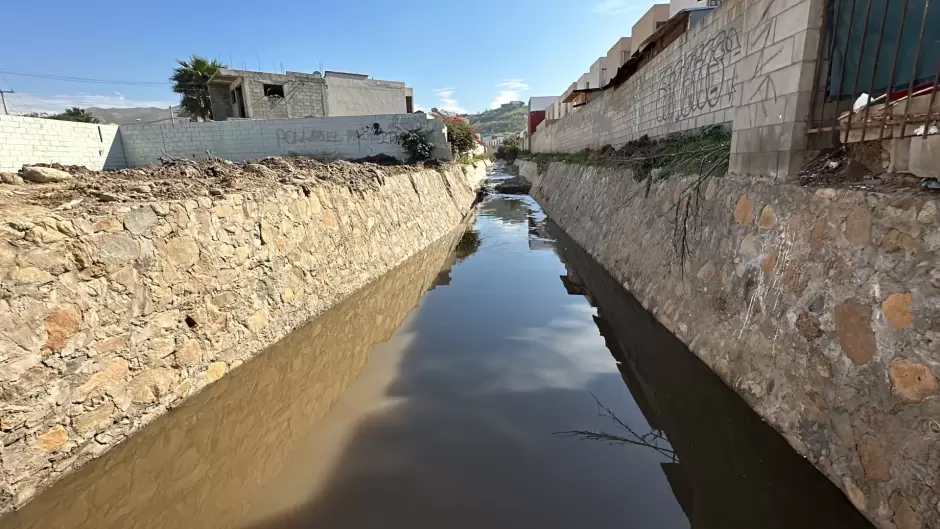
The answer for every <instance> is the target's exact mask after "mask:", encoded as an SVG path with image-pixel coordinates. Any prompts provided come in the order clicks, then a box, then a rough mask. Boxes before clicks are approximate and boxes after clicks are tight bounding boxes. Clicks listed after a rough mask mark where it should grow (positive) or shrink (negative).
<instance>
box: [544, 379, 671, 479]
mask: <svg viewBox="0 0 940 529" xmlns="http://www.w3.org/2000/svg"><path fill="white" fill-rule="evenodd" d="M591 397H593V398H594V402H595V403H597V415H598V416H599V417H604V418H607V419H610V420H611V421H612V422H613V423H614V425H615V426H616V427H617V428H619V429H621V430H623V431H624V432H626V435H616V434H612V433H608V432H595V431H591V430H568V431H564V432H553V435H560V436H563V437H577V438H579V439H581V440H582V441H607V442H608V443H610V444H631V445H637V446H645V447H647V448H652V449H653V450H655V451H657V452H659V453H660V454H661V455H662V456H664V457H667V458H669V459H671V460H672V462H674V463H677V462H678V461H679V458H678V456H677V455H676V452H675V451H674V450H672V449H671V448H663V447H661V446H659V445H658V441H664V442H666V443H668V442H669V441H668V440H667V439H666V437H665V436H664V435H663V434H662V432H661V431H659V430H653V431H651V432H649V433H647V434H644V435H639V434H638V433H636V432H635V431H634V430H633V428H630V426H629V425H627V423H625V422H623V421H622V420H620V418H619V417H617V415H616V414H615V413H614V412H612V411H611V410H610V408H608V407H607V406H604V405H603V404H601V401H600V400H598V399H597V396H596V395H594V393H591Z"/></svg>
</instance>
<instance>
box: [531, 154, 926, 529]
mask: <svg viewBox="0 0 940 529" xmlns="http://www.w3.org/2000/svg"><path fill="white" fill-rule="evenodd" d="M519 165H520V167H521V172H522V174H523V176H528V177H533V176H534V178H533V181H534V186H533V191H532V193H533V195H534V196H535V197H536V198H537V199H538V200H539V202H540V203H541V204H542V206H543V207H544V208H545V210H546V211H547V213H548V214H549V215H550V216H551V217H552V218H553V219H554V220H555V221H556V222H557V223H558V224H559V225H560V226H561V227H562V228H563V229H564V230H565V231H567V232H568V233H569V234H570V235H571V236H572V237H573V238H574V239H575V240H576V241H577V242H578V243H579V244H580V245H581V246H583V247H584V248H585V249H586V250H587V251H588V252H589V253H591V254H592V255H593V257H594V258H595V259H597V260H598V261H599V262H600V263H601V264H602V265H603V266H604V267H605V268H606V269H607V270H608V271H610V272H611V274H612V275H613V276H614V277H616V278H617V279H618V280H619V281H621V282H622V283H623V285H624V286H625V287H626V288H627V289H628V290H630V291H631V292H632V293H633V294H634V295H635V296H636V297H637V299H639V300H640V301H641V302H642V303H643V305H644V306H645V307H646V308H647V309H648V310H650V311H651V312H652V313H653V314H655V315H656V316H657V318H658V319H659V321H660V322H661V323H662V324H663V325H664V326H666V327H667V328H669V329H670V330H671V331H672V332H673V333H675V334H676V336H678V337H679V338H680V339H682V340H683V341H684V342H685V343H686V344H688V345H689V347H690V349H692V350H693V351H694V352H695V353H696V354H697V355H698V356H699V357H700V358H701V359H702V360H703V361H704V362H705V363H706V364H708V365H709V366H710V367H711V368H712V369H713V370H714V371H715V372H716V373H718V374H719V375H720V376H721V377H722V378H723V379H724V380H725V382H726V383H727V384H728V385H729V386H731V387H732V388H734V389H735V390H736V391H737V392H738V393H739V394H740V395H741V396H742V397H743V398H744V399H745V400H746V401H747V402H748V403H749V404H750V405H751V406H752V407H753V408H754V409H755V410H757V411H758V413H760V414H761V415H762V416H763V417H764V418H765V419H766V420H767V421H768V422H769V423H770V424H772V425H773V426H774V427H776V428H777V430H779V431H780V432H781V433H782V434H783V435H784V436H785V437H786V439H787V440H788V441H789V442H790V444H791V445H792V446H793V447H794V448H795V449H796V450H797V451H798V452H800V453H801V454H803V455H804V456H805V457H807V458H808V459H809V460H810V461H812V462H813V463H814V464H815V465H816V466H817V467H818V468H819V469H820V470H821V471H822V472H823V473H824V474H825V475H826V476H828V477H829V478H830V479H831V480H832V481H833V482H835V483H836V484H837V485H838V486H839V487H840V488H841V489H842V490H843V491H844V492H845V493H846V495H847V496H848V497H849V499H850V500H851V501H852V503H853V504H854V505H855V506H856V507H857V508H858V509H859V510H860V511H862V512H863V513H864V514H865V515H866V516H867V517H868V518H869V519H871V520H872V521H873V522H874V523H876V524H877V525H878V526H879V527H882V528H885V529H888V528H891V529H895V528H896V529H915V528H922V527H940V511H938V503H940V423H938V419H937V418H938V417H940V397H938V389H940V387H938V382H937V373H940V215H938V201H937V199H936V198H935V197H932V196H930V195H924V194H917V193H916V192H910V193H906V194H897V195H884V194H879V193H866V192H859V191H849V190H838V191H837V190H833V189H820V190H816V191H815V192H814V190H811V189H806V188H801V187H798V186H795V185H790V184H786V183H780V182H775V181H773V180H772V179H756V178H750V179H749V178H742V177H733V176H728V177H723V178H712V179H710V180H709V181H708V182H707V186H705V187H704V188H703V189H702V193H701V196H700V197H699V198H700V199H701V202H700V206H699V209H698V210H696V209H695V208H694V207H693V208H692V209H691V211H692V213H693V214H692V216H691V217H690V220H689V222H688V223H687V224H686V225H687V228H688V249H689V250H690V252H691V253H690V254H689V255H688V257H687V260H686V265H685V267H684V269H683V268H682V267H680V264H679V260H678V259H677V253H676V247H675V246H674V243H675V242H676V241H677V240H678V239H677V232H676V231H675V227H676V224H677V221H676V218H677V217H676V206H678V208H679V211H680V212H683V211H685V204H686V202H687V201H688V200H690V198H694V196H695V194H694V193H693V191H692V186H691V184H692V182H693V181H694V180H693V179H691V178H677V179H671V180H668V181H664V182H659V183H656V184H653V187H652V190H651V192H650V194H649V197H648V198H644V193H643V192H642V191H643V189H642V185H641V184H638V183H636V182H635V181H634V180H633V178H632V176H631V175H630V174H629V173H624V172H623V171H621V170H617V169H612V168H598V167H587V166H579V165H566V164H562V163H553V164H551V166H550V167H549V168H548V169H547V171H546V172H545V173H544V174H542V175H538V174H537V172H536V171H537V168H536V166H535V164H534V163H532V162H527V161H520V162H519ZM694 204H695V203H694V202H693V205H694ZM681 218H682V217H681V215H680V217H679V219H680V220H679V221H678V224H679V225H680V227H681V226H682V225H683V224H685V223H684V222H682V220H681ZM680 233H681V232H680ZM794 508H799V507H798V506H794Z"/></svg>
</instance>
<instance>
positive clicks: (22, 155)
mask: <svg viewBox="0 0 940 529" xmlns="http://www.w3.org/2000/svg"><path fill="white" fill-rule="evenodd" d="M33 163H60V164H63V165H84V166H85V167H88V168H89V169H94V170H101V169H118V168H121V167H125V162H124V148H123V147H122V145H121V137H120V135H119V134H118V126H117V125H96V124H91V123H75V122H71V121H56V120H53V119H43V118H28V117H23V116H0V171H6V172H16V171H18V170H20V168H21V167H23V166H24V165H28V164H33Z"/></svg>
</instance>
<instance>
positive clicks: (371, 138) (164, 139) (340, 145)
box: [121, 114, 450, 167]
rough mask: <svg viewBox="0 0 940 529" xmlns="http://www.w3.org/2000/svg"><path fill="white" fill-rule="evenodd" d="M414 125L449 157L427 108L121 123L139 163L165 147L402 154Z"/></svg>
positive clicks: (235, 157)
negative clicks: (403, 139)
mask: <svg viewBox="0 0 940 529" xmlns="http://www.w3.org/2000/svg"><path fill="white" fill-rule="evenodd" d="M415 128H421V129H424V130H428V131H430V132H431V140H432V142H434V144H435V145H436V147H437V148H436V150H435V155H436V156H438V157H439V158H444V159H447V158H449V157H450V148H449V146H448V144H447V140H446V136H445V133H444V130H445V127H444V124H443V123H441V122H440V121H438V120H429V119H427V118H426V117H425V115H424V114H389V115H384V116H356V117H337V118H306V119H282V120H229V121H221V122H212V123H177V124H166V123H157V124H134V125H122V126H121V136H122V138H123V141H124V152H125V155H126V157H127V165H128V166H129V167H138V166H141V165H146V164H148V163H159V160H160V156H162V155H163V153H164V152H165V153H166V154H168V155H170V156H173V157H175V158H189V159H199V158H203V157H205V156H206V151H207V150H208V151H209V152H211V153H212V154H213V155H214V156H218V157H220V158H225V159H227V160H232V161H244V160H249V159H254V158H263V157H265V156H279V155H288V154H301V155H308V156H322V157H327V158H339V159H353V158H363V157H366V156H373V155H377V154H387V155H389V156H394V157H396V158H401V159H403V158H405V157H406V153H405V151H404V150H403V149H402V148H401V146H400V145H399V144H398V142H397V136H398V134H399V133H401V132H403V131H406V130H411V129H415Z"/></svg>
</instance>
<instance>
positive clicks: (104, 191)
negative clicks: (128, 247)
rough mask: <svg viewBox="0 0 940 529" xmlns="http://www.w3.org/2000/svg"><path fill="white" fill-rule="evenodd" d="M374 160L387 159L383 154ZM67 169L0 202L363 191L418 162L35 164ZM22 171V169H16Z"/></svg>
mask: <svg viewBox="0 0 940 529" xmlns="http://www.w3.org/2000/svg"><path fill="white" fill-rule="evenodd" d="M378 161H382V162H388V160H386V159H384V158H383V159H381V160H378ZM35 165H38V166H43V167H51V168H54V169H59V170H62V171H67V172H68V173H69V174H71V175H72V179H70V180H68V181H66V182H61V183H56V184H29V183H27V184H26V185H17V186H5V185H4V186H0V205H7V206H9V205H10V204H11V203H14V204H15V203H19V204H23V205H34V206H43V207H47V208H52V209H59V210H61V211H63V212H65V211H72V212H75V213H81V212H85V213H94V212H95V210H97V209H99V208H101V207H102V206H103V205H105V204H110V203H114V202H128V203H133V202H141V201H153V200H183V199H190V198H196V197H202V196H221V195H225V194H228V193H233V192H242V191H250V190H252V189H261V188H266V187H274V186H280V185H302V186H316V185H322V184H325V183H332V184H334V185H344V186H346V187H348V188H349V189H350V190H351V191H354V192H364V191H367V190H370V189H375V188H377V187H378V186H379V185H382V183H383V182H384V178H385V177H386V176H390V175H394V174H398V173H402V172H408V171H414V170H418V169H423V168H424V166H415V165H402V164H399V163H398V162H397V160H396V164H395V165H379V164H376V163H371V162H347V161H334V162H329V163H324V162H320V161H318V160H315V159H312V158H304V157H280V156H276V157H268V158H262V159H260V160H254V161H248V162H238V163H236V162H230V161H227V160H222V159H218V158H213V159H210V160H207V161H200V162H196V161H189V160H169V161H166V162H165V163H163V164H162V165H147V166H144V167H139V168H134V169H120V170H116V171H92V170H90V169H88V168H86V167H82V166H75V165H61V164H35ZM21 172H22V170H21Z"/></svg>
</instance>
